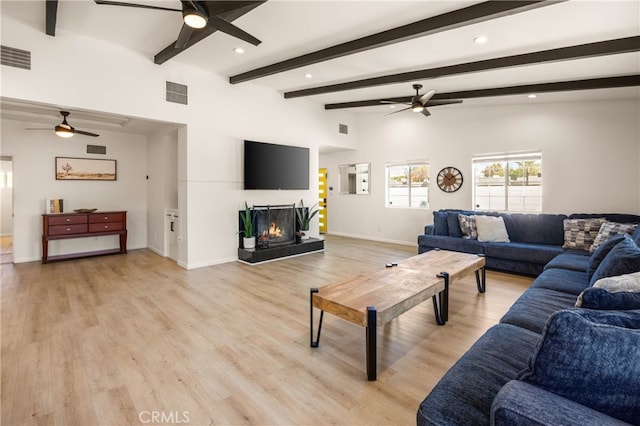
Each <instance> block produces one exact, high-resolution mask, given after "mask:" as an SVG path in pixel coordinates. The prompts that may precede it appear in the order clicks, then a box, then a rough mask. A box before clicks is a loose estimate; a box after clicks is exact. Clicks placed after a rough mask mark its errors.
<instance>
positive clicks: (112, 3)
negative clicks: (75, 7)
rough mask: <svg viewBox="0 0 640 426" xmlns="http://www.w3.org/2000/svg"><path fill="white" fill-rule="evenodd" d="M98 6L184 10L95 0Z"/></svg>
mask: <svg viewBox="0 0 640 426" xmlns="http://www.w3.org/2000/svg"><path fill="white" fill-rule="evenodd" d="M93 1H94V2H95V3H96V4H99V5H106V6H125V7H137V8H140V9H155V10H170V11H172V12H181V13H182V9H172V8H169V7H161V6H151V5H148V4H136V3H126V2H121V1H109V0H93Z"/></svg>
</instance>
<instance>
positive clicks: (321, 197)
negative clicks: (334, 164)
mask: <svg viewBox="0 0 640 426" xmlns="http://www.w3.org/2000/svg"><path fill="white" fill-rule="evenodd" d="M318 217H319V219H318V222H319V225H320V233H321V234H326V233H327V169H326V168H320V169H319V170H318Z"/></svg>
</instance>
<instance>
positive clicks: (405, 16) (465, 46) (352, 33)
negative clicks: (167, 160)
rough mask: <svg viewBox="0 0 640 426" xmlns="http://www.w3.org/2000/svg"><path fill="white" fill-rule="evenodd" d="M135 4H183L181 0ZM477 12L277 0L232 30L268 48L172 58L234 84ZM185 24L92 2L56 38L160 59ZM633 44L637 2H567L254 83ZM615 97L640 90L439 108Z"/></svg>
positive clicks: (610, 67)
mask: <svg viewBox="0 0 640 426" xmlns="http://www.w3.org/2000/svg"><path fill="white" fill-rule="evenodd" d="M131 2H133V3H144V4H151V5H157V6H164V7H174V8H180V7H181V6H180V2H179V1H178V0H156V1H144V0H142V1H135V0H131ZM476 3H480V2H479V1H454V0H447V1H431V0H415V1H402V0H391V1H389V0H387V1H383V0H380V1H365V0H350V1H349V0H341V1H328V0H290V1H283V0H270V1H268V2H267V3H265V4H263V5H260V6H258V7H257V8H255V9H253V10H252V11H250V12H249V13H247V14H245V15H243V16H241V17H240V18H238V19H236V20H235V21H233V23H234V24H235V25H236V26H238V27H240V28H242V29H244V30H245V31H247V32H249V33H251V34H252V35H254V36H255V37H257V38H259V39H260V40H262V43H261V44H260V45H259V46H252V45H250V44H248V43H246V42H243V41H240V40H238V39H235V38H233V37H231V36H228V35H226V34H224V33H221V32H216V33H214V34H213V35H211V36H209V37H207V38H205V39H204V40H202V41H201V42H199V43H197V44H196V45H194V46H192V47H190V48H189V49H187V50H185V51H184V52H182V53H180V54H179V55H177V56H175V57H174V58H172V59H170V61H175V62H179V63H184V64H188V65H191V66H196V67H201V68H204V69H206V70H209V71H211V72H215V73H218V74H221V75H224V76H232V75H235V74H239V73H242V72H246V71H250V70H252V69H255V68H257V67H261V66H265V65H269V64H273V63H275V62H278V61H282V60H285V59H289V58H292V57H295V56H299V55H302V54H305V53H310V52H312V51H315V50H318V49H322V48H326V47H330V46H333V45H336V44H339V43H343V42H346V41H350V40H353V39H357V38H360V37H363V36H366V35H370V34H373V33H376V32H380V31H383V30H387V29H390V28H393V27H397V26H400V25H404V24H408V23H411V22H414V21H418V20H421V19H425V18H428V17H431V16H435V15H438V14H442V13H445V12H450V11H453V10H457V9H460V8H463V7H466V6H469V5H473V4H476ZM2 14H3V15H10V16H12V17H14V18H16V19H19V20H21V21H23V22H25V23H27V24H28V25H32V26H34V27H35V28H39V29H41V30H42V31H43V33H44V27H45V7H44V1H4V0H3V1H2ZM180 26H181V15H180V13H177V12H169V11H158V10H148V9H136V8H125V7H114V6H105V5H97V4H95V3H94V2H93V1H89V0H75V1H71V0H60V2H59V6H58V13H57V26H56V32H57V34H61V33H63V32H71V33H77V34H81V35H84V36H87V37H91V38H96V39H100V40H104V41H108V42H111V43H115V44H118V45H122V46H125V47H127V48H129V49H132V50H135V51H138V52H141V53H142V54H144V55H148V56H149V58H150V59H153V56H154V55H155V54H156V53H158V52H160V51H161V50H162V49H163V48H165V47H166V46H168V45H170V44H171V43H172V42H173V41H175V39H176V37H177V35H178V32H179V30H180ZM478 35H486V36H487V37H489V41H488V42H487V43H485V44H482V45H479V44H476V43H474V41H473V39H474V37H476V36H478ZM637 35H640V0H627V1H613V0H600V1H581V0H571V1H567V2H563V3H558V4H553V5H550V6H546V7H541V8H538V9H534V10H530V11H527V12H522V13H517V14H514V15H511V16H507V17H503V18H497V19H493V20H489V21H486V22H483V23H478V24H474V25H469V26H464V27H462V28H458V29H454V30H448V31H443V32H440V33H437V34H434V35H430V36H426V37H422V38H417V39H413V40H410V41H405V42H401V43H396V44H392V45H388V46H386V47H383V48H378V49H374V50H369V51H366V52H361V53H358V54H354V55H350V56H346V57H342V58H338V59H334V60H330V61H326V62H322V63H318V64H313V65H309V66H305V67H303V68H299V69H295V70H291V71H286V72H282V73H279V74H276V75H272V76H269V77H264V78H260V79H257V80H253V83H255V84H260V85H264V86H267V87H270V88H273V89H275V90H277V91H279V92H281V93H284V92H287V91H292V90H299V89H305V88H310V87H315V86H321V85H326V84H334V83H341V82H348V81H352V80H358V79H362V78H369V77H376V76H381V75H386V74H393V73H399V72H408V71H415V70H420V69H427V68H433V67H438V66H444V65H454V64H459V63H465V62H471V61H477V60H482V59H491V58H497V57H502V56H508V55H514V54H519V53H528V52H535V51H540V50H546V49H552V48H558V47H564V46H572V45H577V44H583V43H590V42H596V41H602V40H609V39H615V38H621V37H629V36H637ZM235 47H242V48H243V49H244V50H245V53H244V54H242V55H239V54H236V53H235V52H234V51H233V49H234V48H235ZM158 66H162V65H158ZM307 73H310V74H312V75H313V78H311V79H309V78H305V74H307ZM639 73H640V53H638V52H635V53H625V54H618V55H610V56H602V57H597V58H589V59H579V60H571V61H563V62H554V63H548V64H538V65H532V66H521V67H516V68H508V69H502V70H496V71H485V72H478V73H472V74H462V75H457V76H448V77H442V78H436V79H431V80H423V81H411V82H405V83H396V84H391V85H387V86H378V87H372V88H364V89H358V90H352V91H343V92H335V93H327V94H323V95H316V96H310V97H307V99H309V100H311V101H315V102H319V103H322V104H326V103H337V102H349V101H358V100H367V99H376V98H385V97H397V96H410V95H412V94H413V89H412V88H411V84H412V83H421V84H423V86H424V87H425V90H427V89H430V88H435V89H437V90H438V92H453V91H460V90H470V89H484V88H493V87H503V86H509V85H522V84H534V83H546V82H554V81H565V80H574V79H586V78H598V77H612V76H622V75H627V74H639ZM240 84H242V83H240ZM245 84H246V83H245ZM613 98H615V99H619V98H640V88H638V87H627V88H619V89H605V90H589V91H582V92H563V93H547V94H541V95H540V96H538V98H537V99H535V100H533V101H531V100H529V99H526V96H524V95H518V96H515V95H513V96H503V97H494V98H484V99H468V100H465V101H464V104H463V105H451V106H442V107H438V108H461V107H464V106H468V105H486V104H496V103H522V102H555V101H567V100H569V101H570V100H580V101H583V100H595V99H613ZM386 108H388V107H387V106H379V107H366V108H354V109H352V110H353V111H354V112H381V111H383V109H386ZM432 113H433V111H432Z"/></svg>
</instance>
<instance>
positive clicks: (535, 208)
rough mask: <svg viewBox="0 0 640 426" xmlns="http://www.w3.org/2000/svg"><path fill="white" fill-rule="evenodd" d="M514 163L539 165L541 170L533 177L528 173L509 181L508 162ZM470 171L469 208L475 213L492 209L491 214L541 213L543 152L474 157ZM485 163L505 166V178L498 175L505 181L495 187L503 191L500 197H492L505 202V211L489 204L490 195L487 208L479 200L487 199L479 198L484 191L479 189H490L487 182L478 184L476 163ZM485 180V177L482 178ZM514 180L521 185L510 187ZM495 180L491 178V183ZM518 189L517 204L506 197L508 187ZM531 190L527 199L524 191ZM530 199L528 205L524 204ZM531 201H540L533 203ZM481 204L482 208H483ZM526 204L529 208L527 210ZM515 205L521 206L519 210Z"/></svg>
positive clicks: (507, 195) (479, 179) (485, 190)
mask: <svg viewBox="0 0 640 426" xmlns="http://www.w3.org/2000/svg"><path fill="white" fill-rule="evenodd" d="M517 161H538V162H539V163H540V170H539V172H538V173H536V174H535V176H534V175H529V174H527V175H526V177H525V176H520V177H516V178H511V181H510V169H509V163H513V162H517ZM471 163H472V164H471V165H472V170H473V182H472V183H473V195H472V197H473V199H472V205H473V209H474V210H492V211H503V212H522V213H540V212H542V211H543V210H542V191H543V180H542V151H527V152H514V153H503V154H486V155H476V156H473V158H472V160H471ZM486 163H501V164H502V163H504V164H505V166H504V168H503V174H504V176H501V177H500V179H504V183H503V185H502V186H500V185H497V186H494V191H495V190H498V191H501V189H500V188H502V189H503V190H504V193H503V195H498V196H496V197H495V198H498V199H504V208H496V207H495V205H492V203H491V195H489V196H488V197H489V202H488V205H487V203H486V202H484V203H481V202H480V201H479V198H480V197H487V196H486V195H480V194H479V193H481V192H482V193H486V192H487V189H484V190H482V191H481V190H480V189H479V188H481V187H482V188H485V187H487V188H489V191H490V187H491V186H492V184H490V183H486V181H485V182H484V184H482V185H481V184H480V182H482V179H483V178H482V177H481V176H480V173H479V170H478V168H479V166H478V165H479V164H486ZM485 179H486V178H485ZM513 179H516V180H518V179H522V180H521V181H520V182H522V185H513V182H512V181H513ZM495 182H496V179H495V178H494V184H495ZM517 186H521V187H522V188H523V191H522V193H523V195H522V196H521V197H520V196H518V197H516V198H515V199H516V200H521V202H520V203H516V202H515V200H514V196H513V195H511V196H510V194H509V192H510V191H509V188H510V187H511V188H515V187H517ZM525 187H526V188H530V191H529V192H531V193H532V195H531V196H526V194H525V193H526V191H524V188H525ZM535 188H539V190H537V191H536V190H535ZM509 198H511V199H512V200H513V201H514V202H510V200H509ZM527 200H529V203H527ZM534 200H539V201H538V202H535V201H534ZM482 204H484V206H483V205H482ZM527 205H528V206H529V207H527ZM516 206H523V207H521V208H516Z"/></svg>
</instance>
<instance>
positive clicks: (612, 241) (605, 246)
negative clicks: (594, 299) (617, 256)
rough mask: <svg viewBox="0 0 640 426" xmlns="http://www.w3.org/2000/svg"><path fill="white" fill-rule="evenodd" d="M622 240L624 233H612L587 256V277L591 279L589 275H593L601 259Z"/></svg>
mask: <svg viewBox="0 0 640 426" xmlns="http://www.w3.org/2000/svg"><path fill="white" fill-rule="evenodd" d="M622 240H624V235H623V234H619V235H614V236H613V237H611V238H609V239H608V240H607V241H605V242H604V243H602V244H600V247H598V249H597V250H596V251H595V252H593V254H592V255H591V256H590V257H589V262H588V263H587V279H588V280H589V281H591V277H593V273H594V272H595V271H596V269H598V266H600V263H602V260H603V259H604V258H605V257H607V255H608V254H609V252H610V251H611V249H612V248H614V247H615V246H616V245H617V244H618V243H619V242H620V241H622Z"/></svg>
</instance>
